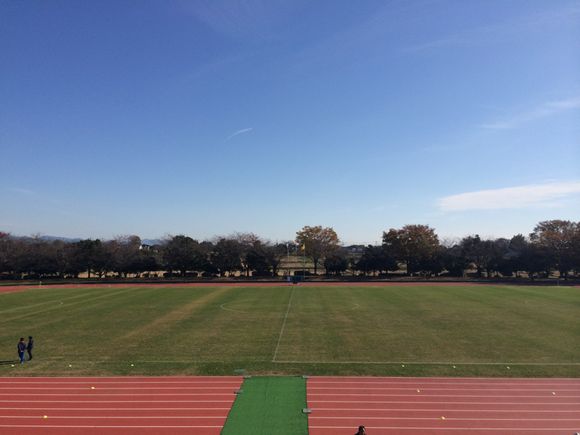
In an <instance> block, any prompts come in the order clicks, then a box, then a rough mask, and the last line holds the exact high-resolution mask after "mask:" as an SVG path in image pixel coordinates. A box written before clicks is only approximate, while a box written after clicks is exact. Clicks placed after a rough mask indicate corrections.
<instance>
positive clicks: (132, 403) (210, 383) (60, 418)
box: [0, 376, 243, 435]
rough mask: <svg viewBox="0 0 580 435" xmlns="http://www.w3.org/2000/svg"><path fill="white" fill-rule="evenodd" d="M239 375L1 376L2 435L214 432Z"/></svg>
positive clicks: (214, 434)
mask: <svg viewBox="0 0 580 435" xmlns="http://www.w3.org/2000/svg"><path fill="white" fill-rule="evenodd" d="M242 381H243V378H242V377H239V376H235V377H234V376H232V377H223V376H220V377H193V376H180V377H173V376H172V377H133V376H131V377H71V378H21V377H15V378H0V434H2V435H16V434H18V435H23V434H24V435H28V434H30V435H36V434H48V435H97V434H99V435H101V434H103V435H138V434H140V435H141V434H144V435H150V434H155V435H169V434H172V435H174V434H196V435H218V434H219V433H220V431H221V430H222V428H223V425H224V424H225V421H226V418H227V416H228V413H229V412H230V409H231V406H232V404H233V402H234V400H235V391H236V390H238V389H239V388H240V386H241V384H242Z"/></svg>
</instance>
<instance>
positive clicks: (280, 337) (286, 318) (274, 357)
mask: <svg viewBox="0 0 580 435" xmlns="http://www.w3.org/2000/svg"><path fill="white" fill-rule="evenodd" d="M293 296H294V287H292V290H290V297H289V298H288V307H287V308H286V314H285V315H284V321H283V322H282V327H281V328H280V335H279V336H278V343H277V344H276V350H275V351H274V356H273V357H272V362H276V356H277V355H278V349H279V348H280V342H281V341H282V335H284V329H285V328H286V320H288V313H289V312H290V308H291V307H292V297H293Z"/></svg>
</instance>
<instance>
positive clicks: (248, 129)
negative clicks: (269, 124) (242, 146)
mask: <svg viewBox="0 0 580 435" xmlns="http://www.w3.org/2000/svg"><path fill="white" fill-rule="evenodd" d="M252 130H253V127H250V128H242V129H241V130H238V131H236V132H234V133H232V134H230V135H229V136H228V138H227V139H226V142H227V141H228V140H230V139H232V138H234V137H236V136H238V135H240V134H244V133H249V132H250V131H252Z"/></svg>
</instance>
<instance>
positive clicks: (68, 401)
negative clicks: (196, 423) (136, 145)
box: [0, 399, 234, 403]
mask: <svg viewBox="0 0 580 435" xmlns="http://www.w3.org/2000/svg"><path fill="white" fill-rule="evenodd" d="M233 401H234V400H233V399H232V400H81V401H79V400H0V403H232V402H233Z"/></svg>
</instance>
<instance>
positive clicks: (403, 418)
mask: <svg viewBox="0 0 580 435" xmlns="http://www.w3.org/2000/svg"><path fill="white" fill-rule="evenodd" d="M168 418H169V417H168ZM353 418H360V419H361V420H441V417H361V416H359V415H357V416H353V417H351V416H339V417H325V416H320V417H316V416H312V415H309V416H308V420H311V419H321V420H333V419H336V420H345V419H353ZM447 420H453V421H580V418H465V417H464V418H460V417H446V418H445V421H447Z"/></svg>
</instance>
